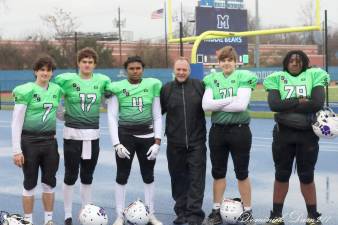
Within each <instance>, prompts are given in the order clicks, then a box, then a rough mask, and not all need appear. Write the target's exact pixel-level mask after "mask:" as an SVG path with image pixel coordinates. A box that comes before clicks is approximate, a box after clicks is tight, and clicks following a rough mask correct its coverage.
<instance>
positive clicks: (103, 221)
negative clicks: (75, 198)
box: [79, 204, 108, 225]
mask: <svg viewBox="0 0 338 225" xmlns="http://www.w3.org/2000/svg"><path fill="white" fill-rule="evenodd" d="M79 221H80V224H82V225H107V223H108V216H107V214H106V211H105V210H104V209H103V208H101V207H98V206H96V205H92V204H87V205H85V206H84V207H83V208H82V209H81V212H80V214H79Z"/></svg>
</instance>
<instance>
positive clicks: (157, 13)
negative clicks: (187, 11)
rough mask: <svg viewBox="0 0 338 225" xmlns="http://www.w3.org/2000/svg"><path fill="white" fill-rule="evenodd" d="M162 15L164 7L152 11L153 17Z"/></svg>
mask: <svg viewBox="0 0 338 225" xmlns="http://www.w3.org/2000/svg"><path fill="white" fill-rule="evenodd" d="M162 17H163V9H158V10H155V11H154V12H152V13H151V19H162Z"/></svg>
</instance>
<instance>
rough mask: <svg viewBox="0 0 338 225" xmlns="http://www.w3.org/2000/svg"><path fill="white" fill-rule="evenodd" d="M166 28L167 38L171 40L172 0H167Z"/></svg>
mask: <svg viewBox="0 0 338 225" xmlns="http://www.w3.org/2000/svg"><path fill="white" fill-rule="evenodd" d="M168 30H169V40H171V39H173V15H172V0H168Z"/></svg>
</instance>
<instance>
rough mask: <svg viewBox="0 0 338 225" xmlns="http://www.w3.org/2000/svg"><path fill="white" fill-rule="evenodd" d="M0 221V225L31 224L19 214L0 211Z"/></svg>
mask: <svg viewBox="0 0 338 225" xmlns="http://www.w3.org/2000/svg"><path fill="white" fill-rule="evenodd" d="M0 221H1V225H33V224H32V223H31V222H29V221H27V220H25V219H24V217H23V216H21V215H19V214H9V213H5V212H1V218H0Z"/></svg>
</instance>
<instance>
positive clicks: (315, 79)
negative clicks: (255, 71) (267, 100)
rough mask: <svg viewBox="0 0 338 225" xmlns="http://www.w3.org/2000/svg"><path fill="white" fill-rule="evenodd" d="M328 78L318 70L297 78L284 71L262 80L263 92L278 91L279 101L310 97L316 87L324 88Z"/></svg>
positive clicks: (308, 70)
mask: <svg viewBox="0 0 338 225" xmlns="http://www.w3.org/2000/svg"><path fill="white" fill-rule="evenodd" d="M329 82H330V76H329V75H328V74H327V73H326V72H325V71H324V70H322V69H320V68H310V69H307V70H306V71H304V72H302V73H301V74H299V75H298V76H292V75H291V74H289V73H288V72H286V71H281V72H275V73H272V74H270V75H269V76H267V77H266V78H265V79H264V82H263V85H264V88H265V90H267V91H269V90H278V91H279V93H280V95H281V99H282V100H284V99H288V98H300V97H306V98H310V97H311V92H312V89H313V88H314V87H316V86H326V85H328V84H329Z"/></svg>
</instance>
